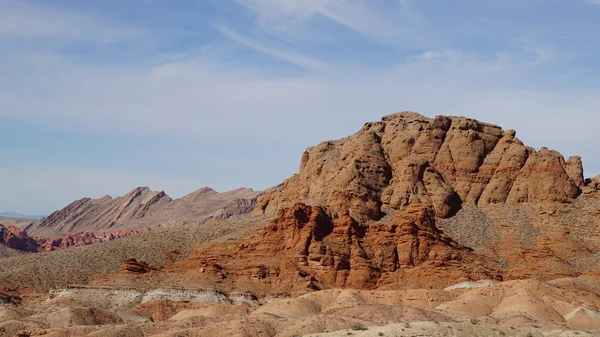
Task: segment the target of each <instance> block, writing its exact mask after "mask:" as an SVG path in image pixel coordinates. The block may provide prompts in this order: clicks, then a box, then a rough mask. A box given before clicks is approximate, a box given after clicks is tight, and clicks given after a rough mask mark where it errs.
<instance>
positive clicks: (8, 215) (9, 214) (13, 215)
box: [0, 212, 45, 220]
mask: <svg viewBox="0 0 600 337" xmlns="http://www.w3.org/2000/svg"><path fill="white" fill-rule="evenodd" d="M0 217H5V218H13V219H34V220H37V219H41V218H43V217H45V215H25V214H21V213H16V212H4V213H0Z"/></svg>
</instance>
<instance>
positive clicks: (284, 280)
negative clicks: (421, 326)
mask: <svg viewBox="0 0 600 337" xmlns="http://www.w3.org/2000/svg"><path fill="white" fill-rule="evenodd" d="M198 267H200V269H201V271H202V273H201V274H202V275H208V276H207V277H211V276H212V277H214V279H215V280H218V279H226V280H227V283H229V282H233V283H234V284H238V286H242V285H243V287H249V288H251V289H253V290H255V289H261V288H263V289H265V288H266V289H269V290H268V291H273V290H275V289H276V290H280V291H284V290H285V291H290V290H301V289H307V288H310V289H324V288H358V289H373V288H385V287H388V288H395V287H401V286H406V285H408V284H411V285H412V286H415V285H421V286H439V285H446V284H448V283H451V282H454V281H457V280H470V279H481V278H494V277H498V274H497V273H496V272H495V271H494V264H493V263H491V262H490V261H484V260H482V259H480V258H479V257H478V256H477V255H475V254H473V253H472V252H471V251H470V250H469V249H468V248H465V247H463V246H461V245H459V244H457V243H456V242H455V241H453V240H452V239H451V238H450V237H448V236H447V235H445V234H443V233H442V232H441V231H440V230H439V229H438V228H437V227H436V226H435V218H434V214H433V209H432V208H431V207H429V206H426V205H411V206H410V207H407V208H406V209H405V210H404V211H403V212H402V214H399V215H398V216H396V217H395V218H394V219H393V220H391V221H390V222H386V223H371V224H368V225H361V224H359V223H358V222H356V221H355V220H354V219H353V218H352V217H350V215H349V214H344V215H342V216H340V217H339V218H332V217H330V216H329V215H328V214H327V212H326V210H325V209H324V208H322V207H318V206H312V207H311V206H306V205H303V204H297V205H295V206H294V207H292V208H289V209H284V210H281V211H279V214H278V216H277V218H276V219H274V220H273V221H272V222H271V223H270V224H269V225H268V226H267V227H266V228H264V229H263V230H261V231H259V232H258V233H257V234H255V235H254V236H252V237H250V238H248V239H241V240H236V241H233V242H230V243H228V244H222V243H218V244H206V245H203V246H201V247H199V248H198V249H197V250H196V251H195V252H194V255H193V258H192V259H190V260H188V261H184V262H181V263H176V264H175V265H174V267H173V268H174V269H175V270H178V269H195V268H198ZM235 289H238V288H235Z"/></svg>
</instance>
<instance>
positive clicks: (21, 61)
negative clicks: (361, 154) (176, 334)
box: [0, 0, 600, 214]
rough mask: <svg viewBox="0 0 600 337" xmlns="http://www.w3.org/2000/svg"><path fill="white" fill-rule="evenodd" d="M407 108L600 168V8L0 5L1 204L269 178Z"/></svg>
mask: <svg viewBox="0 0 600 337" xmlns="http://www.w3.org/2000/svg"><path fill="white" fill-rule="evenodd" d="M404 110H411V111H417V112H420V113H422V114H424V115H427V116H435V115H437V114H444V115H464V116H469V117H474V118H478V119H481V120H484V121H487V122H492V123H496V124H499V125H501V126H503V127H504V128H505V129H509V128H512V129H516V130H517V131H518V136H519V137H520V138H521V139H522V140H523V141H524V142H525V143H526V144H528V145H530V146H533V147H535V148H539V147H541V146H547V147H550V148H552V149H556V150H559V151H561V152H562V153H563V154H564V155H565V156H570V155H576V154H577V155H581V156H582V157H583V160H584V165H585V170H586V175H587V176H594V175H597V174H600V159H599V157H598V152H597V150H598V144H599V141H598V135H597V130H598V125H600V111H599V110H600V1H598V0H589V1H586V0H504V1H499V0H495V1H491V0H482V1H473V0H470V1H465V0H457V1H442V0H437V1H433V0H430V1H428V0H195V1H192V0H178V1H172V0H128V1H122V0H36V1H34V0H1V1H0V134H1V135H2V136H3V142H2V145H1V146H0V158H1V159H2V160H1V161H0V191H1V193H0V211H18V212H22V213H30V214H48V213H50V212H52V211H54V210H55V209H58V208H61V207H63V206H64V205H66V204H67V203H69V202H70V201H72V200H74V199H77V198H81V197H84V196H90V197H101V196H103V195H105V194H110V195H113V196H117V195H122V194H124V193H126V192H127V191H129V190H131V189H132V188H134V187H135V186H139V185H145V186H149V187H150V188H152V189H155V190H164V191H165V192H167V193H168V194H169V195H171V196H173V197H181V196H183V195H185V194H186V193H189V192H191V191H193V190H196V189H198V188H200V187H202V186H206V185H209V186H212V187H213V188H215V189H217V190H229V189H233V188H237V187H241V186H247V187H253V188H255V189H264V188H267V187H270V186H273V185H276V184H278V183H279V182H281V181H282V180H284V179H285V178H287V177H288V176H290V175H292V174H293V173H295V172H296V171H297V169H298V165H299V161H300V156H301V154H302V151H303V150H304V149H305V148H306V147H309V146H312V145H315V144H317V143H319V142H321V141H324V140H327V139H336V138H340V137H344V136H346V135H349V134H351V133H354V132H356V131H357V130H358V129H359V128H360V127H361V126H362V124H363V123H365V122H368V121H374V120H379V119H380V118H381V117H382V116H383V115H386V114H389V113H393V112H397V111H404Z"/></svg>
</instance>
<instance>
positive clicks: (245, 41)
mask: <svg viewBox="0 0 600 337" xmlns="http://www.w3.org/2000/svg"><path fill="white" fill-rule="evenodd" d="M215 28H216V29H217V30H218V31H219V32H221V33H222V34H223V35H225V36H227V37H228V38H230V39H232V40H234V41H236V42H239V43H241V44H242V45H244V46H246V47H248V48H252V49H254V50H256V51H259V52H261V53H264V54H267V55H270V56H273V57H275V58H278V59H281V60H284V61H287V62H290V63H293V64H296V65H299V66H301V67H303V68H306V69H312V70H319V69H320V70H323V69H325V68H327V64H326V63H324V62H322V61H319V60H317V59H314V58H312V57H309V56H306V55H303V54H301V53H298V52H294V51H289V50H288V51H286V50H283V49H282V48H281V46H268V45H266V44H265V43H263V42H258V41H255V40H253V39H251V38H248V37H246V36H243V35H241V34H238V33H236V32H234V31H233V30H231V29H229V28H227V27H225V26H223V25H217V26H216V27H215Z"/></svg>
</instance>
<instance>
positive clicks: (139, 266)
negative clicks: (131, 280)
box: [120, 259, 156, 274]
mask: <svg viewBox="0 0 600 337" xmlns="http://www.w3.org/2000/svg"><path fill="white" fill-rule="evenodd" d="M120 270H121V272H128V273H134V274H145V273H148V272H150V271H152V270H156V268H152V267H150V266H149V265H148V264H147V263H146V262H144V261H142V260H140V261H138V260H136V259H127V260H124V261H123V263H122V264H121V269H120Z"/></svg>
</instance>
